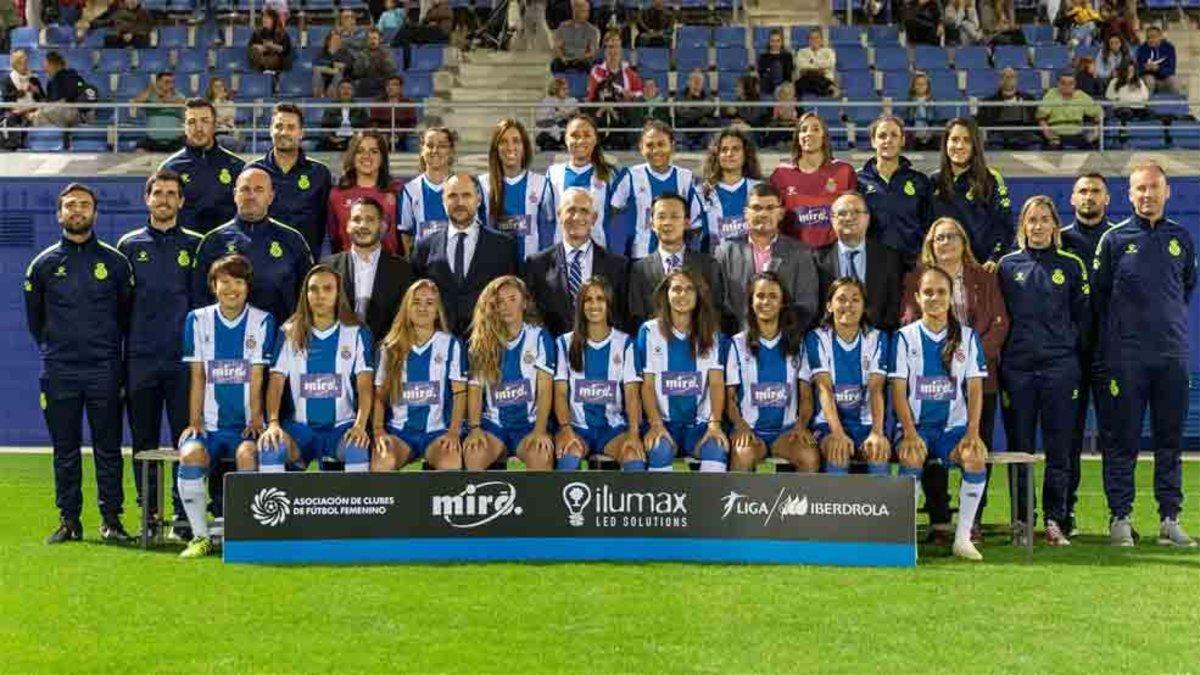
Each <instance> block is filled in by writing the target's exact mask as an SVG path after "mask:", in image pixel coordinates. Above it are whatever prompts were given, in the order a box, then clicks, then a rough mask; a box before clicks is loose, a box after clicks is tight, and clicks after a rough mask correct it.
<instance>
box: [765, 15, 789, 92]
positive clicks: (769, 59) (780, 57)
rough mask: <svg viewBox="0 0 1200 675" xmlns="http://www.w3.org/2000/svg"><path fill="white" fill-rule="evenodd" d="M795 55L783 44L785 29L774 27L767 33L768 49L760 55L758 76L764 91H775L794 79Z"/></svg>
mask: <svg viewBox="0 0 1200 675" xmlns="http://www.w3.org/2000/svg"><path fill="white" fill-rule="evenodd" d="M795 65H796V62H795V57H794V56H792V53H791V52H790V51H788V50H787V49H786V48H784V46H783V31H782V30H780V29H778V28H772V29H771V32H770V33H769V34H768V35H767V51H765V52H763V53H762V54H759V55H758V78H759V80H760V81H761V82H762V90H763V91H775V90H776V89H777V88H778V87H779V85H781V84H783V83H784V82H791V81H792V80H793V79H794V75H793V73H794V72H795V70H794V68H795Z"/></svg>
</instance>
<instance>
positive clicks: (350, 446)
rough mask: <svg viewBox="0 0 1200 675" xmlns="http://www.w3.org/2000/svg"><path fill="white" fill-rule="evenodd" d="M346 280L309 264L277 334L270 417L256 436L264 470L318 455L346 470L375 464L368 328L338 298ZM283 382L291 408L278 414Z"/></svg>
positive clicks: (301, 466)
mask: <svg viewBox="0 0 1200 675" xmlns="http://www.w3.org/2000/svg"><path fill="white" fill-rule="evenodd" d="M341 284H342V280H341V277H339V276H338V274H337V272H335V271H333V269H332V268H331V267H328V266H326V265H317V266H315V267H313V268H312V269H311V270H309V272H308V274H307V275H305V277H304V283H303V285H302V286H301V289H302V292H301V294H300V298H299V302H298V303H297V304H296V312H295V313H294V314H292V316H291V318H290V319H288V321H287V323H285V324H284V325H283V329H282V330H281V331H280V337H279V338H278V339H277V340H276V343H277V344H278V349H277V350H276V352H277V353H276V355H275V364H274V365H273V366H272V367H271V381H270V384H269V385H268V386H267V418H268V419H269V420H270V424H269V425H268V426H267V430H266V431H265V432H263V435H262V437H260V438H259V439H258V467H259V469H260V470H261V471H264V472H281V471H283V470H284V465H285V463H286V464H287V465H290V466H291V467H293V468H295V469H299V470H304V469H305V468H307V467H308V465H309V463H310V462H312V461H313V460H318V461H319V460H321V459H336V460H338V461H340V462H343V463H344V464H345V469H346V471H366V470H367V469H368V468H369V466H370V445H371V442H370V438H368V436H367V420H368V419H369V418H370V416H371V406H372V400H373V396H372V395H373V394H374V391H373V390H372V384H373V382H372V380H373V378H372V375H373V372H374V368H373V359H372V356H371V332H370V331H369V330H367V329H366V328H365V327H364V326H361V325H359V322H358V317H356V316H355V315H354V312H352V311H350V308H349V307H347V306H346V303H345V301H343V300H342V299H341V298H342V295H341ZM285 386H287V387H288V388H289V393H291V396H292V402H293V406H292V408H293V413H292V418H291V419H288V420H280V418H279V410H280V405H281V403H282V401H283V392H284V387H285Z"/></svg>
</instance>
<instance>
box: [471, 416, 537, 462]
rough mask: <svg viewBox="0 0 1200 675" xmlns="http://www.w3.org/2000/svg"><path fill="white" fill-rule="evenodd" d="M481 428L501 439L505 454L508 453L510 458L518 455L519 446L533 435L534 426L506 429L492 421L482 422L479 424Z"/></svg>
mask: <svg viewBox="0 0 1200 675" xmlns="http://www.w3.org/2000/svg"><path fill="white" fill-rule="evenodd" d="M479 428H480V429H483V430H484V431H486V432H488V433H489V434H491V435H493V436H495V437H496V438H499V439H500V442H501V443H503V444H504V450H505V452H507V453H508V455H509V456H510V457H511V456H513V455H515V454H517V446H518V445H520V444H521V441H523V440H525V437H526V436H528V435H529V434H531V433H533V425H532V424H530V425H529V426H521V427H511V428H506V427H502V426H500V425H499V424H496V423H494V422H492V421H490V420H483V421H481V422H480V423H479Z"/></svg>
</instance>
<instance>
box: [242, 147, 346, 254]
mask: <svg viewBox="0 0 1200 675" xmlns="http://www.w3.org/2000/svg"><path fill="white" fill-rule="evenodd" d="M251 167H253V168H259V169H262V170H264V171H266V172H267V173H268V174H270V176H271V186H272V187H273V188H274V191H275V199H274V201H272V202H271V209H270V211H268V215H269V216H271V217H272V218H274V219H275V220H278V221H279V222H281V223H283V224H285V225H288V226H289V227H292V228H295V229H297V230H299V231H300V234H303V235H304V240H305V241H307V242H308V249H309V251H311V252H312V254H313V257H314V258H319V257H320V255H321V246H322V245H323V244H324V242H325V231H326V229H327V228H328V225H329V224H328V210H329V190H330V188H331V187H332V185H333V177H332V176H330V174H329V167H327V166H325V164H324V163H322V162H319V161H317V160H315V159H309V158H308V157H307V156H306V155H305V154H304V151H303V150H301V151H300V154H299V156H298V157H297V159H296V164H295V165H294V166H292V168H291V169H290V170H289V171H287V172H284V170H283V169H281V168H280V167H279V164H278V163H277V162H276V161H275V153H274V152H268V153H267V154H266V155H264V156H262V157H260V158H258V159H256V160H254V161H253V162H251V163H250V164H249V165H248V166H247V168H251Z"/></svg>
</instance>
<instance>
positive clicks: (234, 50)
mask: <svg viewBox="0 0 1200 675" xmlns="http://www.w3.org/2000/svg"><path fill="white" fill-rule="evenodd" d="M216 64H217V70H218V71H219V72H224V73H244V72H246V71H248V70H250V55H249V54H247V53H246V48H245V47H228V48H225V49H219V50H217V61H216Z"/></svg>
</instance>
